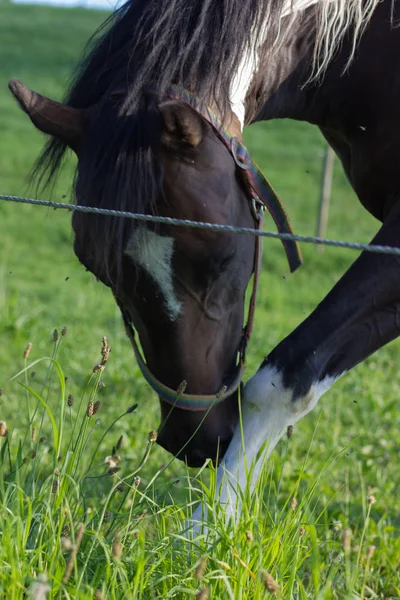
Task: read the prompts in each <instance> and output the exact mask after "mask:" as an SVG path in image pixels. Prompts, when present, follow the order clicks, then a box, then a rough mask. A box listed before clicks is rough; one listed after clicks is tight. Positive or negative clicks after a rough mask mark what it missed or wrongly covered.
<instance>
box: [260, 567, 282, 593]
mask: <svg viewBox="0 0 400 600" xmlns="http://www.w3.org/2000/svg"><path fill="white" fill-rule="evenodd" d="M261 578H262V582H263V584H264V587H265V589H266V590H268V592H270V594H277V593H278V592H279V584H278V583H277V582H276V581H275V579H274V578H273V577H272V575H271V573H268V571H266V570H265V569H264V570H263V571H262V572H261Z"/></svg>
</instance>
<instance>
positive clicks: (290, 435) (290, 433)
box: [286, 425, 293, 440]
mask: <svg viewBox="0 0 400 600" xmlns="http://www.w3.org/2000/svg"><path fill="white" fill-rule="evenodd" d="M286 435H287V437H288V440H290V438H291V437H292V435H293V425H289V427H288V428H287V430H286Z"/></svg>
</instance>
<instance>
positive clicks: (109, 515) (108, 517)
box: [103, 510, 111, 523]
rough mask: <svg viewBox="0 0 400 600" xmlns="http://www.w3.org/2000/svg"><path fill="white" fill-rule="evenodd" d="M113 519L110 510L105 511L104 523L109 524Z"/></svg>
mask: <svg viewBox="0 0 400 600" xmlns="http://www.w3.org/2000/svg"><path fill="white" fill-rule="evenodd" d="M110 519H111V512H110V511H109V510H105V511H104V516H103V522H104V523H108V521H109V520H110Z"/></svg>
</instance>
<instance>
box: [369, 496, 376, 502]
mask: <svg viewBox="0 0 400 600" xmlns="http://www.w3.org/2000/svg"><path fill="white" fill-rule="evenodd" d="M367 500H368V504H375V502H376V498H375V496H368V498H367Z"/></svg>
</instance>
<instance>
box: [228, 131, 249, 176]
mask: <svg viewBox="0 0 400 600" xmlns="http://www.w3.org/2000/svg"><path fill="white" fill-rule="evenodd" d="M231 152H232V156H233V160H234V161H235V163H236V164H237V166H238V167H240V168H241V169H243V170H244V171H248V170H249V169H250V168H251V165H252V160H251V158H250V154H249V151H248V150H247V148H246V146H245V145H244V144H243V143H242V142H241V141H240V140H239V139H238V138H237V137H233V138H232V139H231Z"/></svg>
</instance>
